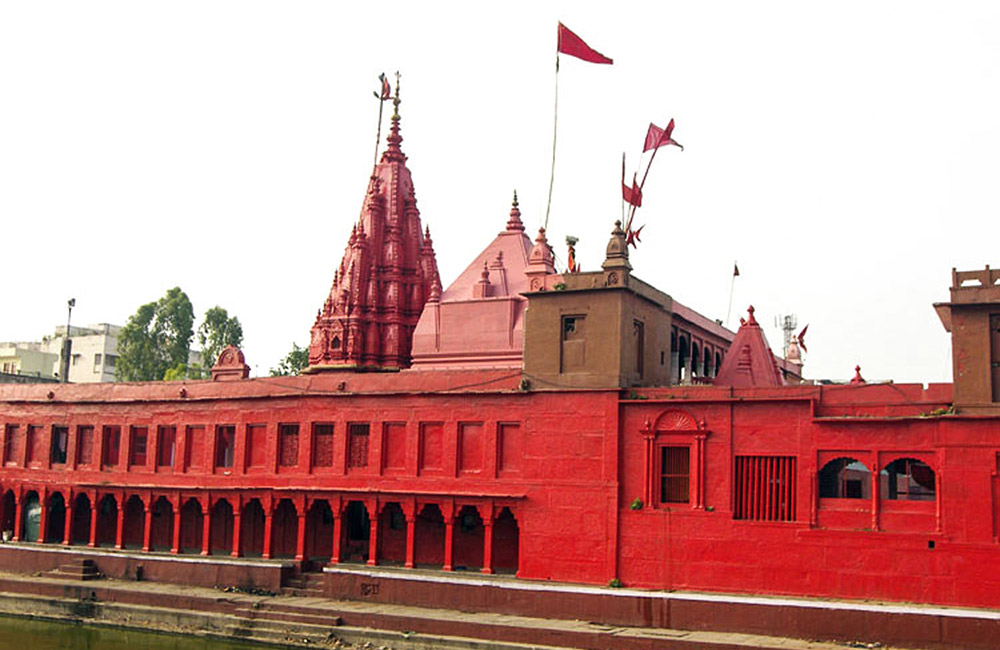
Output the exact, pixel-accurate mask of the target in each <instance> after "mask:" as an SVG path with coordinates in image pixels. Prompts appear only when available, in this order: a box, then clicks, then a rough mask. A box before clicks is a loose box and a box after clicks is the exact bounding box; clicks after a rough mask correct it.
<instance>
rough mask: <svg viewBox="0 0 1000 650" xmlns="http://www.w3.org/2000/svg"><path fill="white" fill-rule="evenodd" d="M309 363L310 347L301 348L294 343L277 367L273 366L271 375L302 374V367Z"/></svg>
mask: <svg viewBox="0 0 1000 650" xmlns="http://www.w3.org/2000/svg"><path fill="white" fill-rule="evenodd" d="M308 365H309V348H300V347H299V346H298V345H296V344H295V343H292V351H291V352H289V353H288V354H287V355H286V356H285V358H284V359H282V360H281V362H280V363H279V364H278V367H277V368H271V376H272V377H283V376H285V375H300V374H302V369H303V368H305V367H306V366H308Z"/></svg>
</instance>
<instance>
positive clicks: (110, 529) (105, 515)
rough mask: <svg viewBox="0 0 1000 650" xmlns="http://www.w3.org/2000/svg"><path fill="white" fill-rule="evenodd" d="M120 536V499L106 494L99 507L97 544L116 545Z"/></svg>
mask: <svg viewBox="0 0 1000 650" xmlns="http://www.w3.org/2000/svg"><path fill="white" fill-rule="evenodd" d="M117 536H118V500H117V499H115V497H114V495H113V494H105V495H104V498H102V499H101V501H100V505H98V507H97V545H98V546H114V545H115V538H116V537H117Z"/></svg>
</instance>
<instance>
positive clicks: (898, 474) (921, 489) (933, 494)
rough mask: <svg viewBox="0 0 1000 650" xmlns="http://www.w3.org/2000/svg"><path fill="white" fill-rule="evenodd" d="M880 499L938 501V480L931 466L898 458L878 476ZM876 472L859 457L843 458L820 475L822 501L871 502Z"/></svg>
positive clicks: (914, 460)
mask: <svg viewBox="0 0 1000 650" xmlns="http://www.w3.org/2000/svg"><path fill="white" fill-rule="evenodd" d="M878 482H879V498H881V499H887V500H890V501H934V499H935V498H937V477H936V476H935V474H934V470H933V469H931V467H930V466H929V465H927V463H925V462H923V461H921V460H918V459H916V458H896V459H894V460H892V461H891V462H889V463H886V465H885V466H884V467H883V468H882V469H881V470H880V471H879V473H878ZM872 488H873V485H872V472H871V470H870V469H868V466H867V465H865V464H864V463H863V462H861V461H860V460H858V459H856V458H850V457H847V456H843V457H840V458H835V459H834V460H831V461H830V462H828V463H826V464H825V465H824V466H823V469H821V470H820V472H819V496H820V498H821V499H871V498H872Z"/></svg>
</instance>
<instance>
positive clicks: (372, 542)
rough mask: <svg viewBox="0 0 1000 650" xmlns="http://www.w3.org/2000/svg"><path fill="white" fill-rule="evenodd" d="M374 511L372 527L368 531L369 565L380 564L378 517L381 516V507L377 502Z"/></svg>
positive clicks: (371, 519) (371, 521) (371, 520)
mask: <svg viewBox="0 0 1000 650" xmlns="http://www.w3.org/2000/svg"><path fill="white" fill-rule="evenodd" d="M372 510H373V511H374V514H373V516H372V517H371V518H370V524H371V528H370V529H369V533H368V565H369V566H375V565H376V564H378V518H379V507H378V504H377V503H376V504H375V507H374V508H372Z"/></svg>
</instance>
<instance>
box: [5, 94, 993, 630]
mask: <svg viewBox="0 0 1000 650" xmlns="http://www.w3.org/2000/svg"><path fill="white" fill-rule="evenodd" d="M394 104H395V108H396V110H395V111H394V114H393V116H392V128H391V132H390V134H389V136H388V145H387V148H386V149H385V151H384V153H383V154H382V157H381V160H380V162H379V163H378V164H377V165H376V166H375V168H374V171H373V173H372V176H371V179H370V181H369V184H368V187H367V190H366V192H365V197H364V203H363V207H362V210H361V216H360V218H359V219H358V220H357V221H356V222H354V224H353V225H352V226H350V229H349V230H350V232H351V235H350V240H349V243H348V246H347V250H346V251H345V253H344V257H343V260H342V261H341V263H340V265H339V266H338V267H337V268H336V270H335V271H334V278H333V287H332V289H331V290H330V293H329V296H327V298H326V300H325V302H324V303H323V306H322V308H321V309H320V311H319V313H318V315H317V318H316V321H315V323H314V324H313V326H312V339H311V344H310V348H309V368H308V369H307V372H306V373H305V374H303V375H302V376H296V377H281V378H267V379H253V378H249V377H248V367H247V365H246V362H245V360H244V359H243V355H242V353H241V352H240V351H239V350H236V349H227V350H225V351H224V352H223V353H222V355H221V356H220V359H219V361H218V363H217V364H216V366H215V367H214V368H213V369H212V374H213V377H212V380H211V381H185V382H157V383H137V384H121V385H118V384H116V385H110V384H100V385H59V386H52V385H2V386H0V448H2V471H0V530H2V531H4V536H5V537H7V538H9V539H10V540H11V541H12V542H14V543H13V544H8V545H3V546H2V547H0V565H2V566H4V567H6V568H8V569H9V568H12V567H15V566H18V565H19V566H30V567H32V568H33V569H37V570H48V569H52V568H53V566H50V564H52V563H53V562H56V560H54V559H52V557H53V556H52V554H51V553H49V554H48V555H45V554H37V553H36V554H35V555H31V556H30V559H26V558H29V556H28V555H26V554H27V553H29V552H31V551H32V550H37V549H45V548H51V547H60V548H63V549H65V551H66V553H64V554H62V555H61V557H62V558H66V557H69V555H67V554H70V553H77V554H78V557H89V558H96V560H95V561H98V562H101V563H104V568H102V570H104V571H105V572H106V573H109V574H112V573H114V572H115V571H117V570H119V569H118V568H116V567H119V568H120V567H124V566H126V564H127V563H125V562H124V560H122V561H121V562H119V561H118V560H116V558H126V557H128V558H135V557H139V558H141V559H142V564H143V566H144V567H145V576H146V578H147V579H152V580H167V581H188V582H191V583H200V582H205V581H210V580H211V581H216V582H218V581H224V580H225V581H229V582H230V583H233V584H243V585H254V584H258V585H259V584H268V585H270V586H272V587H274V588H285V587H287V586H288V584H289V580H291V578H292V577H294V576H302V575H312V576H314V581H316V582H318V583H319V584H320V585H321V588H322V590H323V593H325V594H327V595H336V594H340V593H354V592H351V591H350V589H348V587H350V585H354V584H355V583H353V582H351V581H352V580H356V579H357V574H352V573H351V571H352V570H353V571H364V570H370V569H372V568H373V567H388V568H393V569H394V570H396V571H397V572H398V573H397V574H396V575H398V576H403V577H404V578H405V576H406V575H408V574H407V572H410V573H411V574H412V570H413V569H414V568H423V569H431V570H436V571H437V572H438V578H440V579H438V578H435V579H434V580H426V581H425V582H422V583H421V584H422V585H424V586H423V587H421V589H422V590H423V591H421V598H424V599H426V598H428V590H430V591H432V592H434V594H435V596H434V597H436V598H437V597H439V598H444V597H445V595H446V593H450V592H447V591H446V590H447V588H446V586H444V585H450V584H453V583H451V582H449V580H452V579H454V580H458V577H460V576H462V575H465V576H468V575H470V574H476V575H477V576H479V578H480V579H499V578H496V577H495V576H493V574H503V575H507V576H510V577H511V578H516V579H512V580H511V584H514V585H517V584H522V583H531V584H533V583H534V581H544V582H547V583H572V584H578V585H608V584H609V583H611V584H612V585H621V584H624V585H627V586H629V587H635V588H641V589H648V590H650V591H649V593H650V594H653V593H655V594H666V593H667V592H671V591H674V590H682V591H684V590H686V591H691V592H715V593H717V594H733V593H736V594H766V595H784V596H814V597H821V598H836V599H876V600H885V601H905V602H917V603H930V604H936V605H961V606H966V607H980V608H991V607H996V606H997V605H998V603H1000V546H998V539H1000V478H998V477H1000V436H998V431H1000V374H998V367H1000V272H998V271H996V270H991V269H990V268H989V267H986V269H985V271H974V272H958V271H956V272H954V273H953V277H952V287H951V295H950V300H949V301H948V302H944V303H941V304H939V305H936V309H937V311H938V314H939V315H940V317H941V320H942V322H943V324H944V326H945V328H946V329H948V331H950V332H951V333H952V341H953V354H954V383H952V384H931V385H927V386H923V385H919V384H918V385H905V384H893V383H867V382H865V381H864V380H863V379H862V378H861V373H860V368H858V369H857V373H856V377H855V381H851V382H850V383H843V384H836V385H819V384H813V383H811V382H809V381H806V380H804V379H803V377H802V375H803V371H802V368H803V365H802V359H801V353H800V351H799V350H798V348H796V347H795V346H791V349H789V350H787V351H785V354H784V355H783V356H782V357H778V356H777V355H775V353H774V352H773V351H772V349H771V347H770V345H769V344H768V342H767V340H766V337H765V336H764V333H763V330H762V329H761V327H760V326H759V324H758V323H757V319H756V317H755V314H754V311H753V308H752V307H751V308H750V309H749V310H748V312H747V315H746V317H745V319H742V324H741V326H740V327H739V329H738V331H736V332H732V331H730V330H728V329H726V328H725V327H723V326H722V325H720V324H719V323H718V322H716V321H714V320H712V319H710V318H707V317H705V316H702V315H700V314H698V313H696V312H694V311H693V310H691V309H689V308H687V307H685V306H683V305H682V304H680V303H679V302H678V301H676V300H674V299H673V298H672V297H671V296H670V295H669V294H668V293H666V292H664V291H663V290H661V289H657V288H655V287H653V286H651V285H649V284H648V283H646V282H644V281H642V280H641V279H640V278H639V277H638V276H637V275H636V273H635V269H633V268H632V264H631V262H630V260H629V247H628V244H627V241H626V237H625V233H624V232H623V230H622V228H621V224H618V223H614V224H613V223H611V221H610V220H609V222H608V229H607V231H606V232H607V236H608V244H607V247H606V251H605V258H604V260H603V261H602V262H601V264H600V266H599V268H597V267H596V265H595V268H596V270H594V271H590V272H569V271H565V272H561V271H560V270H558V269H557V268H556V265H555V262H554V257H553V252H552V249H551V247H550V245H549V242H548V240H547V235H546V233H545V231H544V230H539V231H538V232H537V233H536V234H535V235H534V237H531V236H529V235H528V234H527V233H526V231H525V226H524V224H523V222H522V215H521V212H520V206H519V204H518V201H517V196H516V194H515V195H514V198H513V202H512V205H511V207H510V209H509V211H508V210H507V209H506V207H505V206H496V207H497V218H496V220H497V226H498V228H499V230H498V234H497V235H496V237H495V238H494V239H493V240H492V241H491V242H489V243H487V244H486V245H485V247H484V248H483V249H482V252H481V253H479V254H478V255H477V256H476V257H475V258H474V259H472V260H471V262H470V263H469V265H468V266H467V267H466V269H465V270H464V271H463V272H462V273H461V274H460V275H459V276H458V278H457V279H455V280H454V281H453V282H452V283H451V284H450V285H449V286H448V287H447V288H446V289H444V290H442V287H441V282H440V279H439V277H438V272H437V265H436V261H435V253H434V249H433V247H432V243H431V238H430V234H429V232H428V230H427V229H426V228H425V227H423V225H422V224H421V221H420V215H419V212H418V210H417V207H416V198H415V194H414V187H413V180H412V179H411V176H410V173H409V171H408V170H407V167H406V160H407V158H406V156H405V155H404V154H403V152H402V150H401V148H400V144H401V142H402V137H401V135H400V118H399V90H398V86H397V89H396V95H395V97H394ZM646 245H650V244H646ZM854 366H855V360H853V359H849V360H845V370H847V368H850V367H854ZM372 371H378V372H372ZM88 553H89V554H90V555H88ZM181 560H184V562H181ZM116 562H118V564H116ZM198 562H200V563H202V564H197V563H198ZM213 562H214V563H213ZM46 563H49V564H46ZM129 566H131V565H129ZM196 569H197V570H196ZM209 569H211V571H209ZM120 570H121V571H125V570H126V569H124V568H122V569H120ZM380 575H381V574H380ZM206 576H211V577H206ZM220 576H221V577H220ZM380 579H382V580H389V578H386V577H385V575H382V577H381V578H380ZM400 579H403V578H400ZM366 584H367V583H366ZM454 584H457V583H454ZM504 584H507V583H504ZM345 585H347V586H345ZM427 585H430V586H427ZM351 588H353V587H351ZM512 588H513V587H512ZM345 590H346V591H345ZM405 593H406V591H405V590H402V589H397V590H385V591H384V593H382V595H381V596H378V594H377V591H376V593H375V594H374V595H373V594H372V592H371V589H369V590H368V592H365V595H366V597H371V598H376V597H378V598H383V599H385V600H386V601H387V602H388V601H392V602H407V601H406V596H405ZM477 593H478V595H477V596H475V597H474V598H471V599H470V598H468V597H464V598H465V601H464V602H466V603H467V606H469V607H473V608H474V607H485V608H490V607H495V608H497V610H498V611H499V610H502V609H503V608H504V607H512V605H510V603H509V602H507V601H503V603H506V604H503V603H501V602H500V601H494V600H490V598H493V596H486V595H483V594H481V593H479V592H477ZM490 593H493V592H490ZM525 593H527V592H525ZM581 593H582V592H581ZM719 598H722V596H719ZM393 599H395V600H393ZM723 600H724V599H723ZM720 602H721V601H720ZM469 603H476V604H469ZM491 603H492V604H491ZM465 606H466V605H463V607H465ZM567 606H568V605H567ZM553 607H556V605H553ZM504 611H506V610H504ZM594 616H597V615H596V614H594Z"/></svg>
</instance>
